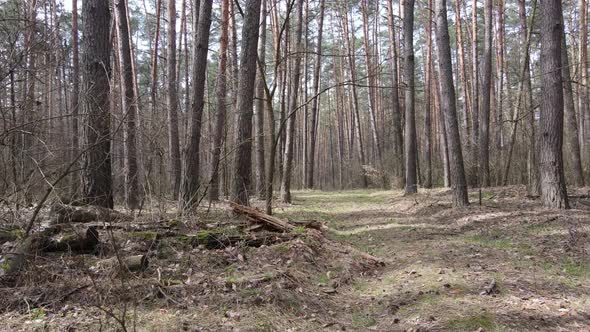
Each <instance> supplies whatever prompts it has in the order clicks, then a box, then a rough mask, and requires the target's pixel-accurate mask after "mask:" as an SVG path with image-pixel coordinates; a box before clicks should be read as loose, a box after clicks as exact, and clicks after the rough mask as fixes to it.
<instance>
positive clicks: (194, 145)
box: [180, 1, 212, 209]
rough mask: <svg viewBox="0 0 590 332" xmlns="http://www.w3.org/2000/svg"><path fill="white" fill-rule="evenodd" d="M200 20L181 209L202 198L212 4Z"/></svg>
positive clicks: (195, 36) (208, 3)
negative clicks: (203, 132)
mask: <svg viewBox="0 0 590 332" xmlns="http://www.w3.org/2000/svg"><path fill="white" fill-rule="evenodd" d="M200 5H201V7H200V9H199V11H198V13H199V17H198V19H195V18H194V17H193V22H197V24H198V26H193V53H192V60H193V61H192V62H193V67H192V96H193V98H192V105H191V113H190V116H191V126H190V133H189V141H188V143H187V148H186V154H185V156H184V157H185V159H184V172H185V174H184V176H183V180H184V182H183V184H182V197H181V198H180V199H181V208H182V209H190V208H192V207H193V206H194V204H195V203H197V199H198V194H199V187H200V182H199V168H200V153H201V150H200V147H201V120H202V118H203V108H204V107H205V83H206V78H207V53H208V51H209V29H210V27H211V7H212V2H211V1H202V2H201V4H200Z"/></svg>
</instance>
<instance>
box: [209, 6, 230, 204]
mask: <svg viewBox="0 0 590 332" xmlns="http://www.w3.org/2000/svg"><path fill="white" fill-rule="evenodd" d="M228 36H229V0H222V1H221V37H220V42H219V43H220V46H219V71H218V74H217V75H219V76H218V78H217V89H216V98H217V114H216V117H215V133H214V136H213V156H212V158H211V184H210V186H209V201H217V200H219V162H220V157H221V148H222V145H223V138H224V135H223V133H224V130H225V117H226V113H227V96H226V94H227V46H228Z"/></svg>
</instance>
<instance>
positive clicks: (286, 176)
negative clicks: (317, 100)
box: [281, 0, 304, 203]
mask: <svg viewBox="0 0 590 332" xmlns="http://www.w3.org/2000/svg"><path fill="white" fill-rule="evenodd" d="M297 1H298V3H297V29H296V32H295V38H296V41H295V51H296V52H301V51H302V50H303V44H302V36H303V1H304V0H297ZM301 57H302V55H301V54H297V55H296V57H295V60H294V62H295V63H294V66H293V72H292V74H293V77H292V79H291V84H292V90H291V96H290V97H291V100H290V101H289V114H288V115H287V119H286V121H287V138H286V141H285V152H284V157H283V160H284V163H283V170H282V172H283V176H282V178H281V200H282V201H283V202H285V203H291V173H292V167H293V150H294V143H295V118H296V117H295V116H296V114H297V98H298V92H299V80H300V77H301Z"/></svg>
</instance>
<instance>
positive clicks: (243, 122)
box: [231, 0, 261, 205]
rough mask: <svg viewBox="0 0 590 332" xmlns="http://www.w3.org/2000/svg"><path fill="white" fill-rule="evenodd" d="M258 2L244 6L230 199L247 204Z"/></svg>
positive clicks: (258, 13) (250, 166)
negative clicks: (234, 152)
mask: <svg viewBox="0 0 590 332" xmlns="http://www.w3.org/2000/svg"><path fill="white" fill-rule="evenodd" d="M260 1H261V0H248V1H247V2H246V4H245V8H246V11H245V17H244V26H243V28H242V55H241V58H240V67H239V83H238V102H237V108H236V112H237V117H238V118H237V135H236V142H235V147H236V154H235V161H234V170H233V171H234V178H233V186H232V197H231V200H232V201H233V202H235V203H238V204H241V205H248V204H249V198H250V194H249V191H250V176H251V174H250V173H251V171H252V161H251V160H252V115H253V114H252V113H253V112H252V106H253V103H254V87H255V82H256V65H257V61H256V60H257V49H258V35H259V30H260V29H259V26H258V25H259V23H260Z"/></svg>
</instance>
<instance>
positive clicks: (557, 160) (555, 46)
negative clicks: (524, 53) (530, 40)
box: [539, 0, 569, 209]
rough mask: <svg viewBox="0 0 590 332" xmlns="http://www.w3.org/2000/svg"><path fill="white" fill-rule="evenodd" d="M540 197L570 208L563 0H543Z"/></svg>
mask: <svg viewBox="0 0 590 332" xmlns="http://www.w3.org/2000/svg"><path fill="white" fill-rule="evenodd" d="M540 7H541V18H542V20H541V72H542V73H543V75H542V76H541V86H542V89H543V93H542V96H541V119H540V125H539V126H540V128H539V129H540V149H541V153H540V160H539V170H540V176H541V201H542V202H543V206H545V207H546V208H554V209H567V208H569V204H568V198H567V191H566V186H565V176H564V172H563V156H562V143H563V81H562V74H561V70H560V68H561V67H560V66H561V65H562V62H561V47H562V43H561V38H562V36H563V25H562V20H563V18H562V7H561V0H543V1H541V5H540Z"/></svg>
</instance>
